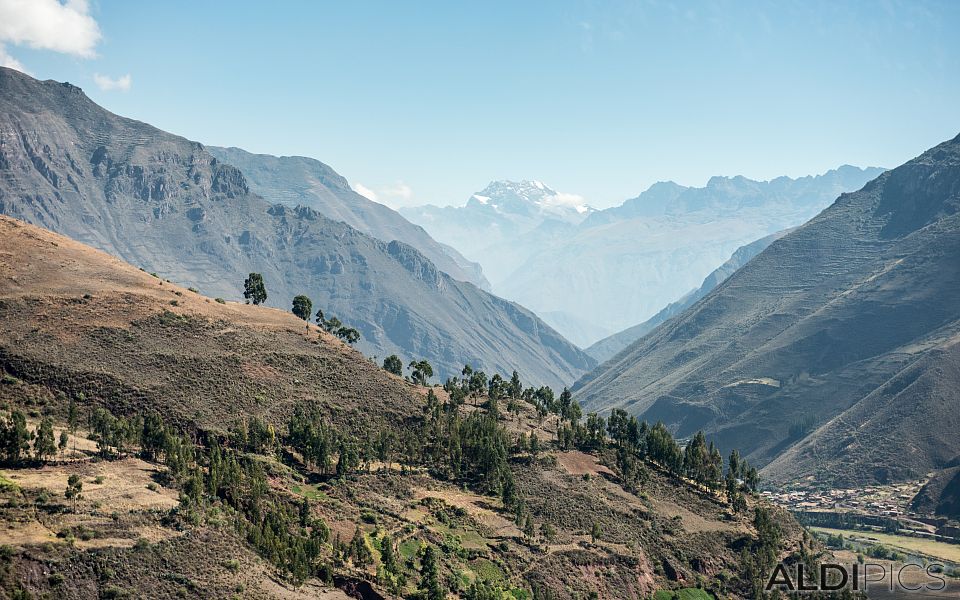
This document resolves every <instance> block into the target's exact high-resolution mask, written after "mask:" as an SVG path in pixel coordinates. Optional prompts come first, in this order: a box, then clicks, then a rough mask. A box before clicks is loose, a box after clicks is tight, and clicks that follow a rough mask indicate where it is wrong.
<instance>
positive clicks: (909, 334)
mask: <svg viewBox="0 0 960 600" xmlns="http://www.w3.org/2000/svg"><path fill="white" fill-rule="evenodd" d="M958 257H960V136H958V137H957V138H955V139H953V140H951V141H948V142H945V143H943V144H941V145H939V146H937V147H936V148H933V149H931V150H929V151H928V152H926V153H924V154H923V155H921V156H920V157H918V158H916V159H914V160H912V161H910V162H908V163H906V164H905V165H903V166H901V167H899V168H897V169H895V170H893V171H889V172H887V173H884V174H883V175H881V176H880V177H878V178H877V179H875V180H874V181H872V182H870V183H868V184H867V185H866V186H865V187H864V188H863V189H862V190H860V191H858V192H856V193H852V194H843V195H841V196H840V197H839V198H838V199H837V200H836V202H834V203H833V205H831V206H830V207H829V208H828V209H827V210H825V211H823V212H822V213H821V214H820V215H818V216H817V217H816V218H814V219H813V220H811V221H810V222H809V223H807V224H806V225H804V226H802V227H800V228H798V229H797V230H796V231H794V232H792V233H790V234H788V235H786V236H784V237H783V238H781V239H780V240H778V241H776V242H774V243H773V244H771V245H770V246H769V247H768V248H767V249H766V250H764V251H763V252H762V253H760V254H759V255H758V256H757V257H755V258H754V259H753V260H752V261H750V263H749V264H747V265H746V266H744V267H743V268H741V269H740V270H738V271H737V272H736V273H734V274H733V275H732V276H731V277H730V278H729V279H727V281H725V282H724V283H722V284H721V285H720V286H718V287H717V288H716V289H714V290H713V291H712V292H711V293H710V294H708V295H707V296H706V297H705V298H703V299H702V300H700V301H699V302H697V303H696V304H694V305H693V306H692V307H690V308H689V309H687V310H686V311H685V312H684V313H683V314H682V315H680V316H679V317H676V318H674V319H671V320H670V321H668V322H667V323H665V324H663V325H661V326H660V327H659V328H657V329H656V330H654V331H653V332H651V333H650V334H648V335H647V336H645V337H644V338H642V339H641V340H639V341H638V342H636V343H635V344H634V345H632V346H631V347H629V348H628V349H627V350H626V351H624V352H622V353H621V354H619V355H618V356H617V357H615V359H614V360H611V361H608V362H607V363H605V364H604V365H603V366H602V367H601V368H600V369H598V370H597V371H596V372H594V373H591V374H590V375H588V376H587V377H586V378H584V380H583V383H582V384H581V385H579V386H578V392H577V395H578V398H579V399H580V400H581V402H583V403H584V404H585V405H586V409H587V410H601V411H602V410H609V409H610V408H612V407H615V406H624V407H626V408H627V409H628V410H630V411H631V412H633V413H635V414H642V415H644V416H645V417H646V418H647V419H650V420H657V419H661V420H663V421H664V422H665V423H668V424H669V425H671V426H672V427H673V428H674V430H675V431H677V432H678V434H679V435H690V434H692V433H693V432H695V431H697V430H698V429H701V428H703V429H706V430H707V431H708V432H709V433H710V435H711V436H712V438H713V439H715V440H717V441H718V442H719V443H720V445H721V446H723V447H728V448H729V447H733V446H736V447H739V448H741V449H743V450H746V451H747V453H748V456H749V458H750V459H751V460H752V461H754V462H756V463H759V464H767V466H766V467H765V469H764V473H765V474H766V476H767V477H768V478H770V479H772V480H774V481H785V480H795V479H799V478H802V477H806V476H811V475H812V476H814V477H815V478H816V479H818V480H834V481H839V482H845V483H848V484H850V483H853V484H855V483H859V482H864V481H886V480H895V479H904V478H907V477H915V476H918V475H920V474H922V473H926V472H928V471H930V470H931V469H933V468H937V467H942V466H943V465H944V464H945V463H946V462H947V461H949V460H951V459H953V458H954V457H955V456H957V455H958V453H960V437H958V436H957V435H956V432H957V431H958V429H960V411H958V410H957V409H958V406H960V392H958V389H960V386H958V383H960V260H958Z"/></svg>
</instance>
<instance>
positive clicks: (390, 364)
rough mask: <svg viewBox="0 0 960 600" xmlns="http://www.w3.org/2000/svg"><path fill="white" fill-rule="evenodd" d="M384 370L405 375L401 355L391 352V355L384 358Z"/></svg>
mask: <svg viewBox="0 0 960 600" xmlns="http://www.w3.org/2000/svg"><path fill="white" fill-rule="evenodd" d="M383 370H384V371H386V372H387V373H393V374H394V375H400V376H402V375H403V361H402V360H400V357H399V356H397V355H396V354H391V355H390V356H388V357H386V358H385V359H383Z"/></svg>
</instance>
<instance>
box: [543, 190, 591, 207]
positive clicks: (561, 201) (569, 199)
mask: <svg viewBox="0 0 960 600" xmlns="http://www.w3.org/2000/svg"><path fill="white" fill-rule="evenodd" d="M544 203H545V204H547V205H548V206H570V207H577V206H583V205H584V204H586V203H587V201H586V199H584V197H583V196H581V195H579V194H568V193H566V192H557V193H556V194H555V195H554V196H548V197H547V198H545V199H544Z"/></svg>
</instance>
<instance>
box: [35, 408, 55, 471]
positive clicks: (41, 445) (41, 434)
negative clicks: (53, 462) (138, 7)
mask: <svg viewBox="0 0 960 600" xmlns="http://www.w3.org/2000/svg"><path fill="white" fill-rule="evenodd" d="M56 453H57V442H56V438H54V436H53V419H51V418H50V417H44V418H43V420H41V421H40V424H39V425H37V431H36V433H35V434H34V438H33V455H34V456H35V457H36V458H37V460H39V461H40V462H46V461H47V459H49V458H50V457H51V456H53V455H54V454H56Z"/></svg>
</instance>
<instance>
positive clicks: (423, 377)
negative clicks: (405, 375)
mask: <svg viewBox="0 0 960 600" xmlns="http://www.w3.org/2000/svg"><path fill="white" fill-rule="evenodd" d="M407 368H408V369H410V381H412V382H414V383H418V384H420V385H427V381H428V380H429V379H430V378H431V377H433V367H432V366H431V365H430V363H429V362H428V361H427V360H425V359H422V360H411V361H410V364H409V365H407Z"/></svg>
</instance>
